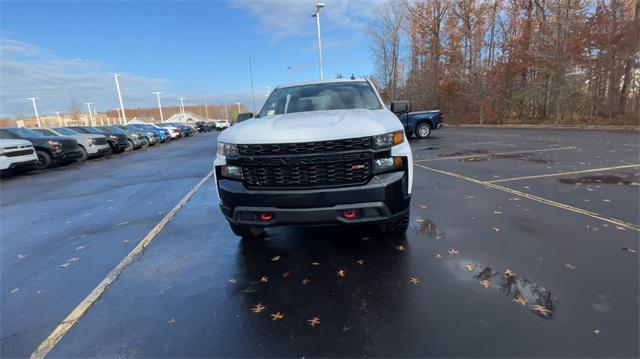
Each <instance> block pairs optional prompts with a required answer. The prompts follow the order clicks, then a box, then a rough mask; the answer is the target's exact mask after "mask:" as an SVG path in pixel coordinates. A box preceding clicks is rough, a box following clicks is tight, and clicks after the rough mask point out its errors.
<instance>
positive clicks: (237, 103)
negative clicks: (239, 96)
mask: <svg viewBox="0 0 640 359" xmlns="http://www.w3.org/2000/svg"><path fill="white" fill-rule="evenodd" d="M236 105H238V113H240V102H236Z"/></svg>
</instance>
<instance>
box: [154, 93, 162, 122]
mask: <svg viewBox="0 0 640 359" xmlns="http://www.w3.org/2000/svg"><path fill="white" fill-rule="evenodd" d="M163 93H164V92H153V94H154V95H156V98H157V99H158V110H160V122H164V115H163V114H162V104H161V103H160V94H163Z"/></svg>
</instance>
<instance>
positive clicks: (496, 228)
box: [491, 227, 500, 232]
mask: <svg viewBox="0 0 640 359" xmlns="http://www.w3.org/2000/svg"><path fill="white" fill-rule="evenodd" d="M491 229H493V231H494V232H500V228H498V227H492V228H491Z"/></svg>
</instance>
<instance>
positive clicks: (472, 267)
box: [465, 264, 476, 272]
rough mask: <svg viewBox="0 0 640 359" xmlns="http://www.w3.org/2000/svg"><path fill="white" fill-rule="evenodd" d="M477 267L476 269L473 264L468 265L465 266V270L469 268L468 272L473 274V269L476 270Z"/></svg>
mask: <svg viewBox="0 0 640 359" xmlns="http://www.w3.org/2000/svg"><path fill="white" fill-rule="evenodd" d="M475 267H476V266H475V265H471V264H467V265H466V266H465V268H467V270H468V271H469V272H473V269H474V268H475Z"/></svg>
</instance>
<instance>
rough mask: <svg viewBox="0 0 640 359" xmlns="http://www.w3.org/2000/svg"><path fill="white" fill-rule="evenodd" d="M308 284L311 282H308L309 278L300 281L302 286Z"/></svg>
mask: <svg viewBox="0 0 640 359" xmlns="http://www.w3.org/2000/svg"><path fill="white" fill-rule="evenodd" d="M309 283H311V281H310V280H309V278H305V279H303V280H302V285H307V284H309Z"/></svg>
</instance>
